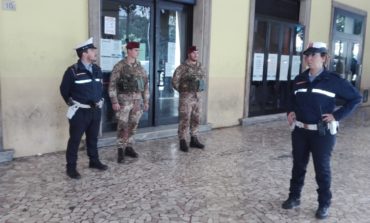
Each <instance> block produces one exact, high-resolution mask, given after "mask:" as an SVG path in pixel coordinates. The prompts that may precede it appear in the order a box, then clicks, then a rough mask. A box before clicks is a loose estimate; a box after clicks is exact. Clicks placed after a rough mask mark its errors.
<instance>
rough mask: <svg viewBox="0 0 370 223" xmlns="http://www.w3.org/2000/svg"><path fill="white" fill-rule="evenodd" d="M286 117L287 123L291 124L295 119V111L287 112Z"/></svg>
mask: <svg viewBox="0 0 370 223" xmlns="http://www.w3.org/2000/svg"><path fill="white" fill-rule="evenodd" d="M287 118H288V123H289V125H292V124H293V122H294V121H295V112H289V114H288V117H287Z"/></svg>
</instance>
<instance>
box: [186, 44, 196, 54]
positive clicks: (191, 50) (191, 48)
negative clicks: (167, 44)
mask: <svg viewBox="0 0 370 223" xmlns="http://www.w3.org/2000/svg"><path fill="white" fill-rule="evenodd" d="M194 51H198V49H197V47H196V46H191V47H189V49H188V54H189V53H192V52H194Z"/></svg>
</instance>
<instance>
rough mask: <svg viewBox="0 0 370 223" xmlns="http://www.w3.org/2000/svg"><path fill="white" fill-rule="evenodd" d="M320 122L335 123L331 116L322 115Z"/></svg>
mask: <svg viewBox="0 0 370 223" xmlns="http://www.w3.org/2000/svg"><path fill="white" fill-rule="evenodd" d="M322 120H323V121H324V122H332V121H335V118H334V116H333V115H332V114H323V115H322Z"/></svg>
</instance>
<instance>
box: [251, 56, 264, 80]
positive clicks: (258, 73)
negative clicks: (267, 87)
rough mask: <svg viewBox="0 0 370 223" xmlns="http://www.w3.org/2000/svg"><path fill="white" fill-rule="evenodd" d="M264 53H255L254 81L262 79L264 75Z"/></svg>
mask: <svg viewBox="0 0 370 223" xmlns="http://www.w3.org/2000/svg"><path fill="white" fill-rule="evenodd" d="M263 60H264V54H263V53H255V54H254V56H253V76H252V80H253V81H262V76H263Z"/></svg>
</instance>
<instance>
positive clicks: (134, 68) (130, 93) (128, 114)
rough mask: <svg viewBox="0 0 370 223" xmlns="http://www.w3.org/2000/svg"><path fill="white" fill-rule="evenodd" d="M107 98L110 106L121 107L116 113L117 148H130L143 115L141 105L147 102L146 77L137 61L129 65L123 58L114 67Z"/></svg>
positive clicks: (147, 88)
mask: <svg viewBox="0 0 370 223" xmlns="http://www.w3.org/2000/svg"><path fill="white" fill-rule="evenodd" d="M109 97H110V99H111V102H112V104H114V103H119V105H120V106H121V108H120V110H119V111H117V112H116V118H117V120H118V123H117V144H118V147H119V148H125V147H127V146H129V147H131V146H132V145H133V143H134V138H133V136H134V135H135V132H136V129H137V126H138V124H139V120H140V118H141V115H142V114H143V109H142V107H141V104H142V103H144V104H145V103H148V102H149V87H148V76H147V74H146V72H145V70H144V68H143V67H142V66H141V64H140V62H139V61H135V62H134V63H133V64H129V63H128V61H127V58H125V59H123V60H121V61H120V62H118V63H117V64H116V65H115V66H114V68H113V71H112V75H111V78H110V83H109Z"/></svg>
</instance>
